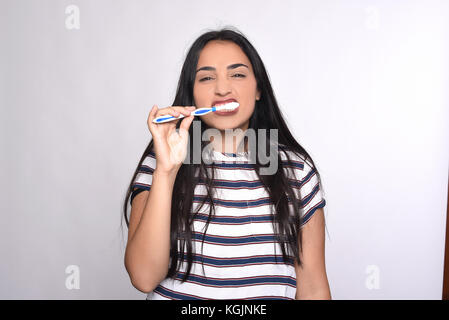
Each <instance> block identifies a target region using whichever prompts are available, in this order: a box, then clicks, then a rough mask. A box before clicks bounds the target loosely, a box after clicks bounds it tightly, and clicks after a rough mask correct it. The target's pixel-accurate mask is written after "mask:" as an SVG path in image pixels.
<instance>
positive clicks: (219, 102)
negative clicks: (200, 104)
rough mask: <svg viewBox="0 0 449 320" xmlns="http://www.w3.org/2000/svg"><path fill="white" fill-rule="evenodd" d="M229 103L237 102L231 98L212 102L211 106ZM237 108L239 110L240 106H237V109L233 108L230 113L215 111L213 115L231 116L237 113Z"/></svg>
mask: <svg viewBox="0 0 449 320" xmlns="http://www.w3.org/2000/svg"><path fill="white" fill-rule="evenodd" d="M229 102H237V100H235V99H233V98H231V99H226V100H219V101H214V102H213V103H212V106H217V105H222V104H226V103H229ZM239 108H240V106H238V107H237V108H235V109H234V110H232V111H215V112H214V113H215V114H216V115H219V116H232V115H234V114H236V113H237V112H238V111H239Z"/></svg>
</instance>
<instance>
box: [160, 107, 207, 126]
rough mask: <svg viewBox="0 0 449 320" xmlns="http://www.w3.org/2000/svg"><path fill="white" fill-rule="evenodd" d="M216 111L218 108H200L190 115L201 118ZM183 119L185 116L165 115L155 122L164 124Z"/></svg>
mask: <svg viewBox="0 0 449 320" xmlns="http://www.w3.org/2000/svg"><path fill="white" fill-rule="evenodd" d="M214 111H216V107H212V108H199V109H196V110H195V111H192V112H191V114H190V115H192V116H201V115H203V114H207V113H209V112H214ZM181 118H184V115H183V114H180V115H179V116H178V117H173V116H171V115H163V116H159V117H157V118H155V119H154V120H153V122H154V123H164V122H170V121H173V120H177V119H181Z"/></svg>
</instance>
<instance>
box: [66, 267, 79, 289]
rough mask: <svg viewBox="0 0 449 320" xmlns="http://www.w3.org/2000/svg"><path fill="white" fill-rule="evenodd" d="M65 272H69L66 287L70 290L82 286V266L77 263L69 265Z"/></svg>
mask: <svg viewBox="0 0 449 320" xmlns="http://www.w3.org/2000/svg"><path fill="white" fill-rule="evenodd" d="M65 273H66V274H68V276H67V278H66V279H65V287H66V288H67V289H68V290H72V289H79V288H80V267H79V266H77V265H73V264H72V265H69V266H67V267H66V268H65Z"/></svg>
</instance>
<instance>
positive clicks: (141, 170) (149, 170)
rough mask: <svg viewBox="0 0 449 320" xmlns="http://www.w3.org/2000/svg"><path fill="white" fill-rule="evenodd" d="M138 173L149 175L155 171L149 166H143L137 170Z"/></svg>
mask: <svg viewBox="0 0 449 320" xmlns="http://www.w3.org/2000/svg"><path fill="white" fill-rule="evenodd" d="M137 172H138V173H148V174H153V172H154V169H153V168H151V167H149V166H147V165H144V164H143V165H141V166H140V167H139V170H137Z"/></svg>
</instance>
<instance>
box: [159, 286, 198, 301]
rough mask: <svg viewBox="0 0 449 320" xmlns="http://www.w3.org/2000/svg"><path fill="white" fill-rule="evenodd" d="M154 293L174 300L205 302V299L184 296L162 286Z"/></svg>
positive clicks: (188, 295)
mask: <svg viewBox="0 0 449 320" xmlns="http://www.w3.org/2000/svg"><path fill="white" fill-rule="evenodd" d="M153 291H154V292H156V293H157V294H160V295H161V296H163V297H166V298H171V299H174V300H205V298H201V297H198V296H194V295H190V294H183V293H180V292H176V291H173V290H169V289H166V288H164V287H163V286H161V285H159V286H157V287H156V289H154V290H153Z"/></svg>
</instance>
